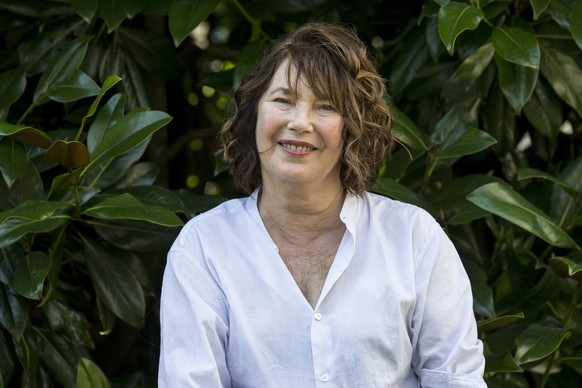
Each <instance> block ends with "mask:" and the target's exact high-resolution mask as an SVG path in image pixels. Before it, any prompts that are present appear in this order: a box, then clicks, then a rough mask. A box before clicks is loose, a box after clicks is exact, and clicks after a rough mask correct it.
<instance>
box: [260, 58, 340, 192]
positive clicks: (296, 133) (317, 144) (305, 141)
mask: <svg viewBox="0 0 582 388" xmlns="http://www.w3.org/2000/svg"><path fill="white" fill-rule="evenodd" d="M287 66H288V61H284V62H283V63H282V64H281V65H279V67H278V68H277V71H276V72H275V74H274V75H273V79H272V80H271V84H270V85H269V87H268V88H267V91H266V92H265V94H264V95H263V96H262V98H261V100H260V101H259V105H258V113H257V127H256V139H257V148H258V151H259V155H260V161H261V174H262V179H263V185H264V186H265V187H268V186H269V185H272V184H274V185H279V184H281V183H294V184H314V187H317V185H319V184H323V185H328V184H333V185H341V182H340V176H339V164H340V156H341V153H342V149H343V140H342V130H343V126H344V120H343V118H342V115H341V114H340V113H339V112H338V111H337V110H336V109H335V107H334V106H333V105H332V102H331V101H328V100H324V99H322V98H320V97H318V96H316V95H315V94H314V93H313V90H312V89H311V88H310V87H309V86H308V85H307V84H306V82H304V80H303V79H302V78H300V79H299V80H298V82H297V90H296V95H294V94H293V93H292V91H291V90H292V88H291V86H290V85H289V83H288V81H287ZM290 79H291V80H292V81H294V80H295V79H296V72H295V71H294V69H293V68H291V77H290Z"/></svg>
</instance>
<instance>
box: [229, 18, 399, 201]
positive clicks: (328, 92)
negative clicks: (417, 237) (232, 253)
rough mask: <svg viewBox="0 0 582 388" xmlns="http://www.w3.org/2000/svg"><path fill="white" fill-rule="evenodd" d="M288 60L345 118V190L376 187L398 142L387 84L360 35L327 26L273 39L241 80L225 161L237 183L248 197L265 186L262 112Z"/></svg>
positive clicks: (342, 166)
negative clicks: (260, 107) (277, 73)
mask: <svg viewBox="0 0 582 388" xmlns="http://www.w3.org/2000/svg"><path fill="white" fill-rule="evenodd" d="M287 59H288V60H289V67H291V66H292V67H293V68H294V70H297V72H296V76H297V78H300V77H302V78H304V79H305V80H306V81H307V84H308V85H309V87H310V88H311V89H312V90H313V92H314V94H315V95H317V96H318V97H319V98H322V99H326V100H329V101H331V102H332V103H333V105H334V106H335V107H336V109H338V111H339V112H340V113H341V115H342V117H343V119H344V130H343V140H344V149H343V153H342V155H341V159H340V180H341V182H342V185H343V187H344V189H345V190H346V191H347V192H350V193H353V194H359V193H361V192H362V191H364V190H368V189H370V188H371V187H372V185H373V184H374V182H375V181H376V179H377V177H378V173H379V171H380V167H381V165H382V160H383V159H384V157H385V156H386V155H388V154H389V153H390V151H391V149H392V147H393V144H394V140H393V137H392V116H391V114H390V112H389V110H388V107H387V104H386V99H387V94H386V87H385V84H384V81H383V79H382V78H381V77H380V75H379V74H378V71H377V68H376V64H375V62H374V61H373V60H372V59H371V58H370V57H369V55H368V51H367V49H366V46H365V44H364V43H363V42H362V40H360V38H359V37H358V35H357V33H356V31H355V30H354V29H352V28H350V27H347V26H345V25H342V24H331V23H325V22H312V23H308V24H305V25H303V26H301V27H299V28H297V29H296V30H294V31H292V32H290V33H289V34H287V35H285V36H283V37H282V38H280V39H278V40H276V41H274V42H273V43H272V44H271V46H270V47H269V49H268V50H267V53H266V55H265V56H264V57H263V58H262V59H261V60H260V62H259V63H258V65H257V66H256V67H255V69H254V70H252V71H251V72H249V73H248V74H247V75H246V76H245V77H244V79H243V80H242V81H241V85H240V87H239V88H238V90H237V91H236V92H235V94H234V108H235V110H234V113H233V115H232V116H231V117H230V118H229V119H228V120H227V121H226V123H225V124H224V126H223V128H222V130H221V132H220V137H221V140H222V142H223V146H224V147H223V149H222V152H223V157H224V159H225V161H227V162H228V163H230V172H231V174H232V175H233V177H234V182H235V184H236V185H237V187H239V188H240V189H242V190H243V191H245V192H246V193H247V194H249V193H251V192H252V191H253V190H255V189H256V188H257V187H259V186H260V185H261V183H262V178H261V166H260V160H259V153H258V150H257V143H256V137H255V130H256V125H257V107H258V104H259V100H260V99H261V97H262V96H263V94H264V93H265V92H266V91H267V89H268V87H269V85H270V82H271V79H272V77H273V74H274V73H275V71H276V70H277V68H278V67H279V65H280V64H281V63H283V62H284V61H285V60H287ZM287 74H288V77H289V76H290V74H291V71H289V69H288V72H287ZM295 81H297V80H295ZM293 84H296V82H295V83H292V82H289V85H293Z"/></svg>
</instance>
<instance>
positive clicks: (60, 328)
mask: <svg viewBox="0 0 582 388" xmlns="http://www.w3.org/2000/svg"><path fill="white" fill-rule="evenodd" d="M42 311H43V313H44V314H45V315H46V318H47V320H48V322H49V325H50V326H51V328H52V329H53V330H54V331H57V332H59V333H65V334H66V336H67V337H68V338H71V339H73V340H74V341H75V342H78V343H81V344H83V345H85V346H87V347H88V348H91V349H92V348H94V343H93V339H92V338H91V334H90V332H89V322H88V321H87V318H85V316H84V315H83V314H82V313H81V312H79V311H77V310H74V309H72V308H71V307H70V306H67V305H65V304H64V303H63V302H61V301H59V300H58V299H56V298H52V299H51V300H50V301H49V302H48V303H46V304H45V305H44V306H43V307H42Z"/></svg>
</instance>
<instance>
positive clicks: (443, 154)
mask: <svg viewBox="0 0 582 388" xmlns="http://www.w3.org/2000/svg"><path fill="white" fill-rule="evenodd" d="M495 143H497V140H495V139H494V138H492V137H491V136H490V135H489V134H488V133H487V132H485V131H481V130H479V129H477V128H473V127H469V128H467V129H466V130H465V131H464V132H463V133H462V134H461V135H460V136H459V137H457V138H455V139H454V140H452V141H447V142H446V143H445V144H443V146H442V147H441V148H440V150H439V151H438V152H437V153H436V154H435V158H436V159H451V158H458V157H461V156H465V155H471V154H474V153H477V152H479V151H483V150H484V149H487V148H489V147H491V146H492V145H493V144H495Z"/></svg>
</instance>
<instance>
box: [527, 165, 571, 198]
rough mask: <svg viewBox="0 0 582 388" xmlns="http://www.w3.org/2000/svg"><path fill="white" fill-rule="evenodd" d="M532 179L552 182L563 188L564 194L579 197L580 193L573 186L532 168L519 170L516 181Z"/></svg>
mask: <svg viewBox="0 0 582 388" xmlns="http://www.w3.org/2000/svg"><path fill="white" fill-rule="evenodd" d="M532 178H541V179H545V180H548V181H550V182H553V183H555V184H557V185H558V186H560V187H561V188H563V189H564V190H566V192H567V193H568V194H570V195H571V196H572V197H573V198H576V197H577V196H578V195H580V191H578V190H577V189H576V188H575V187H574V186H572V185H570V184H568V183H566V182H564V181H562V180H561V179H558V178H556V177H554V176H551V175H550V174H548V173H545V172H543V171H540V170H536V169H534V168H522V169H521V170H519V173H518V175H517V180H518V181H522V180H525V179H532Z"/></svg>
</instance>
